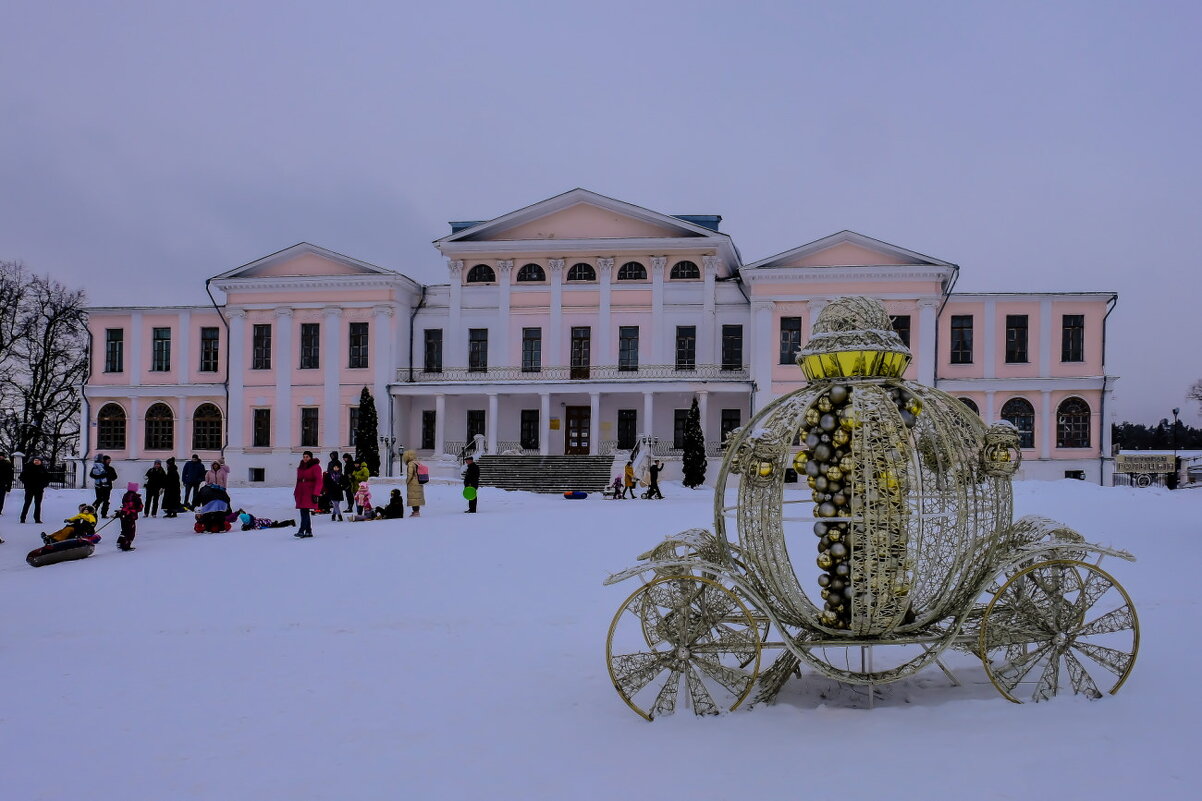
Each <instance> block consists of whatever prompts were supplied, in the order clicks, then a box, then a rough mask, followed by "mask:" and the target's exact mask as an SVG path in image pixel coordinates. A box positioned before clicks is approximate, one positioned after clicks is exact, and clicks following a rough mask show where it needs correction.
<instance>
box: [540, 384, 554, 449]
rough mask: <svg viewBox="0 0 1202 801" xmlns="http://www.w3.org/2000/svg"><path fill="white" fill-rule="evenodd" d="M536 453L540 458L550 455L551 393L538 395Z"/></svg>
mask: <svg viewBox="0 0 1202 801" xmlns="http://www.w3.org/2000/svg"><path fill="white" fill-rule="evenodd" d="M538 425H539V432H538V452H539V455H541V456H546V455H548V454H549V453H551V393H549V392H540V393H538Z"/></svg>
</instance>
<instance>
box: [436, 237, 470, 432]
mask: <svg viewBox="0 0 1202 801" xmlns="http://www.w3.org/2000/svg"><path fill="white" fill-rule="evenodd" d="M447 267H448V268H450V272H451V307H450V309H449V310H448V313H447V330H446V331H445V332H443V336H442V350H443V352H442V364H443V367H444V368H454V367H466V366H467V346H466V344H465V342H464V336H465V335H464V332H463V262H462V261H459V260H458V259H448V260H447ZM440 453H441V451H440Z"/></svg>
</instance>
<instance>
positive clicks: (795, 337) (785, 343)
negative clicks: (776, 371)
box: [780, 317, 801, 364]
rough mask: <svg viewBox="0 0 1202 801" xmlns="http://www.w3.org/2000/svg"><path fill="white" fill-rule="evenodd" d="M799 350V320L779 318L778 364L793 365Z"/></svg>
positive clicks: (795, 318)
mask: <svg viewBox="0 0 1202 801" xmlns="http://www.w3.org/2000/svg"><path fill="white" fill-rule="evenodd" d="M799 350H801V318H800V317H782V318H780V363H781V364H793V363H794V362H795V361H796V360H797V351H799Z"/></svg>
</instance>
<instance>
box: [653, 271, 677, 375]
mask: <svg viewBox="0 0 1202 801" xmlns="http://www.w3.org/2000/svg"><path fill="white" fill-rule="evenodd" d="M667 264H668V258H667V257H666V256H652V257H651V320H652V322H653V325H655V326H656V330H655V331H652V337H651V361H652V364H667V363H668V362H667V357H666V356H665V355H664V354H665V353H666V352H667V347H668V337H669V335H670V334H672V333H673V332H672V329H671V327H670V326H667V325H664V267H666V266H667Z"/></svg>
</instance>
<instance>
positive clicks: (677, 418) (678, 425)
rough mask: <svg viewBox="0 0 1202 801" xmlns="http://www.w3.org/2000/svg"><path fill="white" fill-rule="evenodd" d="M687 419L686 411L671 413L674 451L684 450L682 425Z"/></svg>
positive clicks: (687, 411)
mask: <svg viewBox="0 0 1202 801" xmlns="http://www.w3.org/2000/svg"><path fill="white" fill-rule="evenodd" d="M688 419H689V410H688V409H674V410H673V411H672V447H673V448H675V449H676V450H681V449H682V448H684V424H685V421H686V420H688Z"/></svg>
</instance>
